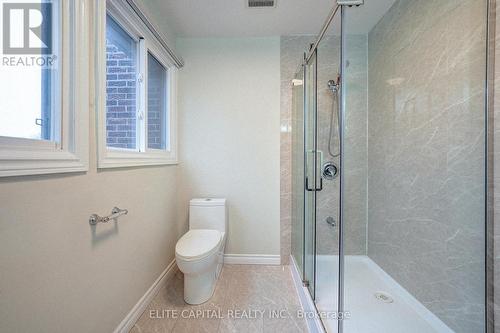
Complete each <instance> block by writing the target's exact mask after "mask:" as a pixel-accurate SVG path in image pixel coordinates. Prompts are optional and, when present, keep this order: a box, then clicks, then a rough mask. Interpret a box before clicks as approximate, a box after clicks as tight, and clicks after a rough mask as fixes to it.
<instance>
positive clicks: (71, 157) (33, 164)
mask: <svg viewBox="0 0 500 333" xmlns="http://www.w3.org/2000/svg"><path fill="white" fill-rule="evenodd" d="M86 171H88V163H87V160H86V159H85V158H79V157H78V156H77V155H76V154H74V153H71V152H68V151H61V150H59V151H57V150H45V151H44V150H12V149H1V151H0V177H13V176H28V175H43V174H54V173H69V172H86Z"/></svg>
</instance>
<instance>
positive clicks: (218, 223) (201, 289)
mask: <svg viewBox="0 0 500 333" xmlns="http://www.w3.org/2000/svg"><path fill="white" fill-rule="evenodd" d="M226 228H227V214H226V200H225V199H193V200H191V201H190V205H189V231H188V232H187V233H186V234H184V235H183V236H182V237H181V238H180V239H179V241H178V242H177V244H176V246H175V258H176V262H177V266H178V267H179V269H180V270H181V272H182V273H184V300H185V301H186V303H188V304H201V303H204V302H206V301H208V300H209V299H210V297H212V295H213V293H214V291H215V286H216V283H217V278H218V277H219V274H220V271H221V269H222V265H223V262H224V248H225V244H226Z"/></svg>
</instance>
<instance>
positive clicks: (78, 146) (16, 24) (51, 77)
mask: <svg viewBox="0 0 500 333" xmlns="http://www.w3.org/2000/svg"><path fill="white" fill-rule="evenodd" d="M82 1H83V0H72V1H62V0H52V1H50V0H49V1H47V0H44V1H40V0H39V1H30V2H29V3H25V2H10V1H8V2H7V1H5V2H4V1H0V6H2V11H3V16H2V17H3V18H4V20H3V23H2V27H3V29H4V33H3V34H2V35H1V36H0V39H2V41H1V43H0V44H2V45H3V47H2V53H1V58H2V59H1V62H0V89H1V91H2V98H0V176H18V175H30V174H44V173H58V172H75V171H86V170H87V168H88V165H87V164H88V158H87V155H88V154H87V152H88V147H87V146H86V142H87V138H88V128H87V126H88V119H87V118H88V117H87V115H88V85H87V82H88V79H87V72H88V63H87V60H86V57H85V53H84V52H85V48H84V47H82V45H85V43H88V35H87V34H85V33H84V32H83V31H79V30H80V28H79V27H81V26H82V25H81V22H84V21H83V20H84V19H83V18H82V15H79V14H80V13H81V12H80V10H81V8H82V7H81V6H80V5H79V3H80V2H82ZM80 20H82V21H81V22H80ZM36 24H38V26H36ZM63 25H67V26H69V27H70V29H62V26H63ZM69 40H74V41H75V43H67V42H68V41H69ZM63 43H64V44H65V52H61V50H62V48H63V47H62V46H63ZM74 64H78V66H76V65H74ZM85 67H86V68H87V69H85ZM76 81H78V82H79V85H78V86H76V85H74V84H73V83H74V82H76ZM76 124H78V126H76Z"/></svg>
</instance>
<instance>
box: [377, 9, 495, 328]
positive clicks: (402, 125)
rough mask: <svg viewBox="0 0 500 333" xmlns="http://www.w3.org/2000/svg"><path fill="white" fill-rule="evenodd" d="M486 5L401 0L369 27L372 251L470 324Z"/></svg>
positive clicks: (475, 314) (480, 230)
mask: <svg viewBox="0 0 500 333" xmlns="http://www.w3.org/2000/svg"><path fill="white" fill-rule="evenodd" d="M485 9H486V7H485V2H484V1H478V0H462V1H457V0H446V1H411V0H400V1H397V2H396V3H395V5H394V6H393V7H392V8H391V9H390V11H389V12H388V13H387V14H386V15H385V16H384V17H383V18H382V20H381V21H380V22H379V23H378V24H377V25H376V26H375V27H374V29H373V30H372V31H371V32H370V33H369V39H368V50H369V51H368V59H369V102H368V105H369V119H368V123H369V127H368V147H369V150H368V166H369V173H368V175H369V178H368V179H369V184H368V198H369V202H368V207H369V208H368V216H369V221H368V255H369V257H370V258H371V259H373V260H374V261H375V262H376V263H377V264H378V265H379V266H381V267H382V268H383V269H384V270H385V271H386V272H387V273H388V274H390V275H391V276H392V277H393V278H394V279H395V280H396V281H398V283H399V284H401V285H402V286H403V287H404V288H405V289H406V290H408V291H409V292H410V293H411V294H412V295H413V296H415V297H416V298H417V299H418V300H419V301H420V302H422V303H423V304H424V305H425V306H426V307H427V308H428V309H429V310H431V311H432V312H433V313H434V314H436V315H437V316H438V317H439V318H440V319H441V320H443V321H444V322H445V323H446V324H447V325H448V326H449V327H450V328H452V329H453V330H455V331H456V332H464V333H465V332H477V331H478V328H479V327H482V326H483V324H484V303H485V299H484V288H485V286H484V279H485V276H484V274H485V270H484V264H485V262H484V244H485V237H484V200H485V197H484V179H485V178H484V177H485V174H484V156H485V151H484V147H485V146H484V135H485V132H484V130H485V128H484V122H485V117H484V73H485V54H484V53H485V38H486V29H485V28H486V24H485V17H486V11H485Z"/></svg>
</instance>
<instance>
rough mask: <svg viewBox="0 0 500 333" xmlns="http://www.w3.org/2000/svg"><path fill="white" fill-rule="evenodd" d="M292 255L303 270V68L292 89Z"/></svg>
mask: <svg viewBox="0 0 500 333" xmlns="http://www.w3.org/2000/svg"><path fill="white" fill-rule="evenodd" d="M292 103H293V106H292V108H293V109H292V112H293V114H292V255H293V258H294V260H295V262H296V264H297V267H298V269H299V272H303V271H304V264H303V256H304V70H303V68H302V69H301V71H300V73H298V74H296V75H295V79H294V81H293V90H292Z"/></svg>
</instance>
